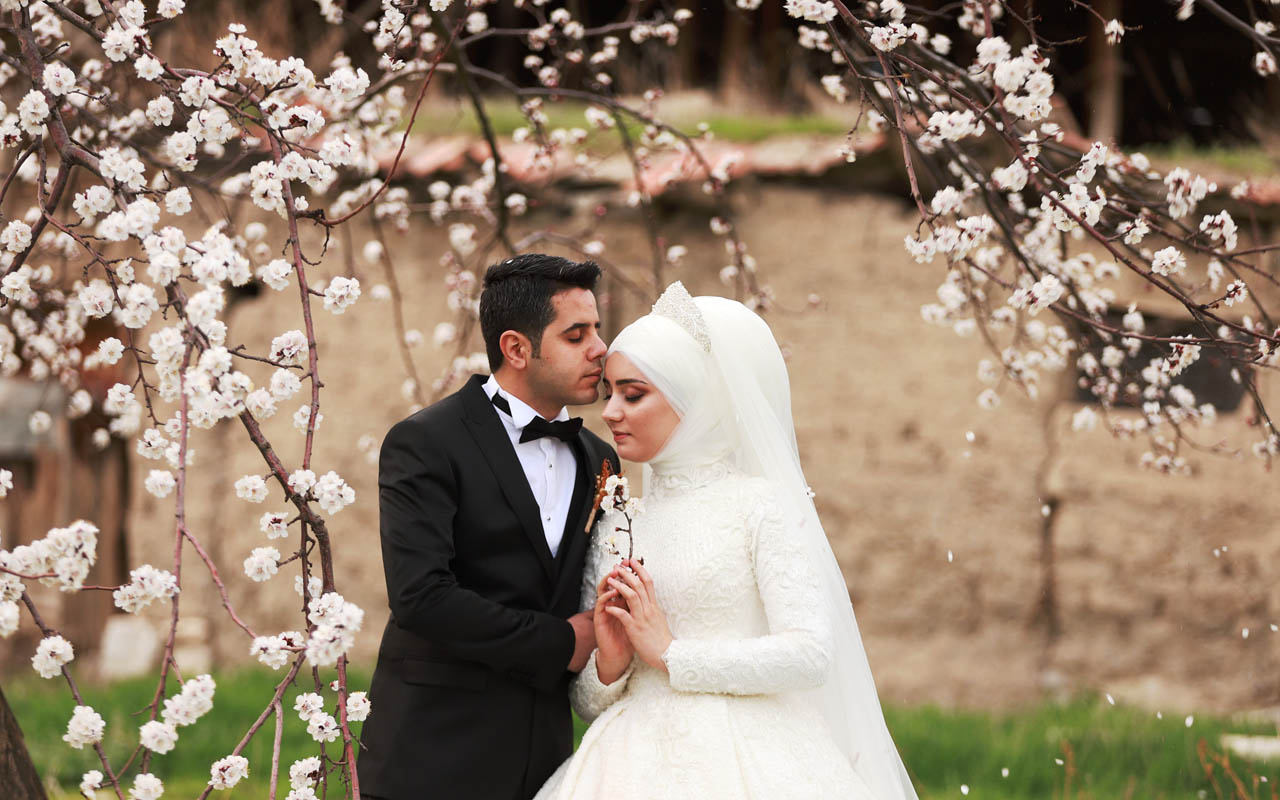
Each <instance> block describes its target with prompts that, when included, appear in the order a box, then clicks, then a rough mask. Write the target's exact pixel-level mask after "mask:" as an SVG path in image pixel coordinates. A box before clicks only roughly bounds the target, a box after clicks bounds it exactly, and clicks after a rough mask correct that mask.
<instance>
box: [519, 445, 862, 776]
mask: <svg viewBox="0 0 1280 800" xmlns="http://www.w3.org/2000/svg"><path fill="white" fill-rule="evenodd" d="M655 478H656V480H655V481H654V484H653V490H652V491H651V493H650V495H649V496H648V497H646V498H645V501H646V502H645V506H646V510H645V511H644V513H643V514H641V515H640V516H639V518H638V519H637V520H636V523H635V537H636V554H637V555H639V556H642V557H643V558H644V560H645V566H646V568H648V570H649V572H650V573H651V574H652V575H653V580H654V585H655V589H656V592H657V596H658V602H659V604H660V605H661V606H662V609H663V611H664V612H665V613H666V615H667V622H668V624H669V625H670V627H671V632H672V635H673V636H674V641H673V642H672V644H671V647H670V648H669V649H668V651H667V653H666V655H665V660H666V663H667V665H668V667H669V675H668V674H666V673H663V672H662V671H660V670H656V669H654V668H652V667H650V666H648V665H647V664H645V663H643V662H642V661H640V660H639V659H635V660H634V661H633V663H632V666H631V668H630V670H629V674H628V675H627V676H625V677H624V679H622V680H619V681H617V682H616V683H614V684H613V685H611V686H603V685H601V684H600V682H599V679H598V677H597V676H596V672H595V662H594V659H593V660H592V661H591V662H590V663H589V664H588V667H587V669H585V670H583V672H582V673H581V674H580V675H579V676H578V677H577V678H576V679H575V680H574V682H573V688H572V693H571V698H572V701H573V703H574V708H575V709H576V710H577V711H578V713H579V714H580V715H581V716H583V717H584V718H587V719H592V718H594V719H595V721H594V722H593V723H592V725H591V727H590V728H589V729H588V730H587V733H586V736H585V737H584V738H583V742H582V745H581V747H580V748H579V750H578V752H577V754H576V755H575V756H574V757H573V758H572V759H570V760H569V761H567V762H565V764H564V765H563V766H562V767H561V769H560V770H559V771H558V772H557V773H556V775H555V776H553V777H552V779H551V780H550V781H549V782H548V783H547V785H546V786H545V787H543V790H542V792H540V793H539V794H538V800H553V799H554V800H575V799H578V800H581V799H584V798H597V797H610V798H611V800H629V799H630V798H635V800H640V798H645V799H646V800H649V799H650V798H670V799H671V800H676V798H679V799H680V800H687V798H691V797H697V798H707V799H708V800H719V799H721V798H723V799H724V800H729V798H734V799H735V800H737V799H739V798H759V799H760V800H766V799H767V800H789V799H791V798H795V799H796V800H799V798H805V799H806V800H808V799H810V798H811V799H812V800H819V798H832V797H839V798H842V799H844V798H852V799H853V800H870V799H871V797H872V795H871V793H870V791H869V790H868V789H867V788H866V785H865V783H864V782H863V781H862V780H861V779H860V778H859V777H858V776H857V775H856V774H855V772H854V771H853V769H852V767H851V766H850V764H849V761H848V759H847V758H846V757H845V756H844V754H843V753H842V752H841V751H840V750H839V748H838V747H837V746H836V744H835V742H834V740H833V739H832V738H831V735H830V732H829V730H828V728H827V725H826V721H825V720H824V718H823V717H822V715H821V713H819V712H818V710H817V709H816V708H814V707H813V706H812V705H811V704H810V702H809V701H808V699H807V698H806V697H805V696H804V695H802V694H801V693H800V691H799V690H804V689H809V688H812V687H815V686H817V685H819V684H821V683H822V681H823V680H824V679H825V676H826V674H827V671H828V668H829V666H830V662H831V644H830V641H829V639H830V624H829V620H828V619H827V617H826V615H825V613H823V612H822V611H821V609H823V608H824V607H825V604H824V602H823V600H822V596H821V591H820V588H819V582H818V579H817V577H816V576H815V575H814V574H813V573H812V570H811V569H810V567H809V566H808V560H807V559H806V558H805V556H804V553H803V552H801V550H800V549H799V545H798V543H797V537H796V535H795V533H796V532H795V530H794V528H793V527H790V526H791V524H792V523H791V522H790V521H789V520H787V519H784V518H783V515H782V514H781V512H779V510H778V509H779V506H778V505H777V504H776V503H775V502H774V501H773V500H772V497H774V496H775V495H774V492H773V487H772V486H771V485H770V484H769V483H768V482H766V481H764V480H762V479H758V478H749V477H745V476H743V475H741V474H740V473H738V472H736V471H734V470H733V469H732V468H730V467H729V466H728V465H727V464H724V463H720V464H712V465H706V466H700V467H696V468H693V469H686V470H682V471H681V472H680V473H679V474H665V475H656V476H655ZM588 559H589V564H588V569H587V570H586V574H585V575H584V579H583V602H584V605H585V604H586V603H587V602H588V600H592V601H593V600H594V597H595V584H596V582H597V581H598V580H599V578H600V577H601V576H602V575H603V574H604V572H606V571H607V570H608V569H609V568H611V567H612V562H613V559H612V558H610V557H609V556H607V555H604V554H603V553H602V551H601V549H600V548H599V547H597V546H595V542H594V541H593V543H592V546H591V550H590V555H589V556H588ZM588 591H589V594H588ZM806 694H807V693H806Z"/></svg>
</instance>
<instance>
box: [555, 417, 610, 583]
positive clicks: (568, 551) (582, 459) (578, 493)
mask: <svg viewBox="0 0 1280 800" xmlns="http://www.w3.org/2000/svg"><path fill="white" fill-rule="evenodd" d="M572 446H573V455H574V458H575V460H576V461H577V462H578V469H577V473H576V474H577V478H576V480H575V482H574V486H573V502H572V503H571V504H570V506H569V514H568V516H567V517H566V518H565V524H564V538H562V539H561V540H560V549H559V550H558V551H557V552H556V589H555V592H554V593H553V594H552V598H551V603H552V605H554V604H555V603H556V602H557V601H558V600H559V598H560V597H561V595H562V594H563V593H564V592H565V591H566V589H567V590H570V591H577V589H578V586H579V584H580V583H581V575H572V574H569V572H567V571H566V570H565V566H566V565H568V564H580V563H582V553H583V551H584V550H585V549H586V547H587V545H588V543H589V541H590V539H591V536H590V535H589V534H588V533H587V532H585V531H583V530H582V529H583V526H585V525H586V524H587V516H588V514H590V512H591V506H592V501H593V500H594V499H595V474H596V472H597V471H598V469H599V466H598V465H595V464H594V463H593V461H594V460H593V458H592V455H591V446H590V444H588V442H587V436H586V433H585V432H579V433H578V437H577V438H576V439H574V440H573V442H572Z"/></svg>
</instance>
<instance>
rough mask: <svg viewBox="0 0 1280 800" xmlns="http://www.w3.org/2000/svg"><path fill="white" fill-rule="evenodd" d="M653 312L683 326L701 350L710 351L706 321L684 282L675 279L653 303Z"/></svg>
mask: <svg viewBox="0 0 1280 800" xmlns="http://www.w3.org/2000/svg"><path fill="white" fill-rule="evenodd" d="M653 313H655V314H657V315H658V316H660V317H666V318H667V319H669V320H671V321H672V322H674V323H676V324H677V325H679V326H680V327H681V328H684V331H685V333H687V334H689V335H690V336H692V337H693V340H694V341H695V342H697V343H698V346H700V347H701V348H702V349H703V350H705V351H706V352H708V353H710V352H711V334H710V333H709V332H708V331H707V321H706V320H705V319H703V317H702V312H701V311H699V310H698V306H697V305H696V304H695V303H694V302H693V296H692V295H690V294H689V291H688V290H687V289H685V288H684V284H683V283H681V282H680V281H676V282H675V283H673V284H671V285H670V286H668V287H667V290H666V291H665V292H663V293H662V296H661V297H659V298H658V302H656V303H654V304H653Z"/></svg>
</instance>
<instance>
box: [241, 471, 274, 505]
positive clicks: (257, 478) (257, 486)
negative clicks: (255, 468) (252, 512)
mask: <svg viewBox="0 0 1280 800" xmlns="http://www.w3.org/2000/svg"><path fill="white" fill-rule="evenodd" d="M236 497H239V498H240V499H241V500H248V501H249V502H250V503H261V502H262V501H263V500H266V499H267V482H266V481H265V480H264V479H263V477H262V476H261V475H245V476H244V477H242V478H241V479H240V480H238V481H236Z"/></svg>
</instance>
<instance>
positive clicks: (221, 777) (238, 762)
mask: <svg viewBox="0 0 1280 800" xmlns="http://www.w3.org/2000/svg"><path fill="white" fill-rule="evenodd" d="M209 773H210V776H211V777H210V778H209V786H211V787H212V788H214V789H230V788H231V787H232V786H235V785H236V784H237V783H239V782H240V781H242V780H243V779H245V778H247V777H249V759H247V758H245V757H244V756H227V757H226V758H220V759H218V760H217V761H215V762H213V766H211V767H210V768H209Z"/></svg>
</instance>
